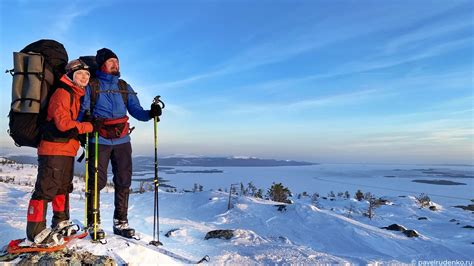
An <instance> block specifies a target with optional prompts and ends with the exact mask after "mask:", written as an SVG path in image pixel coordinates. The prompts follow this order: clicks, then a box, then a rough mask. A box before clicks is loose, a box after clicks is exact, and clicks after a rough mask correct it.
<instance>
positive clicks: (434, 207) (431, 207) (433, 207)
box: [429, 205, 438, 211]
mask: <svg viewBox="0 0 474 266" xmlns="http://www.w3.org/2000/svg"><path fill="white" fill-rule="evenodd" d="M429 209H430V210H432V211H437V210H438V209H437V208H436V206H434V205H432V206H430V208H429Z"/></svg>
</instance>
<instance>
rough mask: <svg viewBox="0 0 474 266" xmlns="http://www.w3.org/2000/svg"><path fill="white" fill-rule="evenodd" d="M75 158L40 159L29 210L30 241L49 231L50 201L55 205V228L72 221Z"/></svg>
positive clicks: (54, 157) (53, 220)
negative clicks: (71, 197)
mask: <svg viewBox="0 0 474 266" xmlns="http://www.w3.org/2000/svg"><path fill="white" fill-rule="evenodd" d="M73 175H74V157H71V156H57V155H47V156H46V155H39V156H38V176H37V178H36V183H35V190H34V192H33V195H32V196H31V199H30V203H29V206H28V210H27V224H26V236H27V237H28V239H29V240H30V241H33V239H34V237H35V236H36V235H37V234H39V233H40V232H41V231H43V230H44V229H45V228H46V213H47V209H48V202H52V205H53V218H52V224H51V227H52V228H54V227H56V225H57V224H58V223H59V222H61V221H64V220H69V193H71V192H72V190H73V185H72V178H73Z"/></svg>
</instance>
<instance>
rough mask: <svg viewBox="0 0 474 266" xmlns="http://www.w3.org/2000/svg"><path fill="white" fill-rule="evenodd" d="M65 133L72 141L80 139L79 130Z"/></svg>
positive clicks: (73, 129) (70, 130) (74, 129)
mask: <svg viewBox="0 0 474 266" xmlns="http://www.w3.org/2000/svg"><path fill="white" fill-rule="evenodd" d="M65 133H67V136H68V137H69V138H70V139H78V136H79V130H77V128H72V129H69V130H68V131H66V132H65Z"/></svg>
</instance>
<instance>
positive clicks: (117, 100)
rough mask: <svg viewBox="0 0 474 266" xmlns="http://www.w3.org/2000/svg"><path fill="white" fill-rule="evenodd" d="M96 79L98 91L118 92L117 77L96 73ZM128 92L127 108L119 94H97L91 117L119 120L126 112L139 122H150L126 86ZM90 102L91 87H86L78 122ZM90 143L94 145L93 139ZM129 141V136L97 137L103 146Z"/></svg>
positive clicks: (130, 89) (133, 94)
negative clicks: (114, 137) (115, 137)
mask: <svg viewBox="0 0 474 266" xmlns="http://www.w3.org/2000/svg"><path fill="white" fill-rule="evenodd" d="M97 79H98V80H99V89H100V91H106V90H119V85H118V80H119V77H118V76H115V75H110V74H106V73H104V72H101V71H97ZM127 89H128V91H129V92H131V93H129V94H128V101H127V106H125V104H124V101H123V98H122V95H121V94H120V93H113V92H101V93H98V94H97V99H96V103H95V106H94V110H93V112H94V113H93V114H92V116H93V117H97V118H121V117H124V116H126V115H127V110H128V112H129V113H130V115H132V116H133V117H134V118H135V119H137V120H140V121H148V120H150V116H149V111H148V110H143V107H142V106H141V105H140V101H139V100H138V97H137V95H136V94H135V93H134V91H133V89H132V87H131V86H130V85H128V86H127ZM90 100H91V87H90V86H89V85H88V86H87V87H86V94H85V95H84V97H83V100H82V102H81V110H80V112H79V116H78V120H79V121H82V118H83V117H84V114H85V113H86V111H87V110H90ZM90 141H91V142H92V143H95V139H94V138H91V139H90ZM129 141H130V136H128V135H127V136H125V137H123V138H117V139H106V138H103V137H101V136H99V144H105V145H118V144H123V143H126V142H129Z"/></svg>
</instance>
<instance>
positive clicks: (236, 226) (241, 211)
mask: <svg viewBox="0 0 474 266" xmlns="http://www.w3.org/2000/svg"><path fill="white" fill-rule="evenodd" d="M0 169H1V172H0V177H1V178H2V180H5V179H7V177H8V178H9V181H8V182H7V183H5V182H4V181H3V182H0V203H1V208H0V238H1V239H2V241H3V242H4V243H5V244H6V243H7V242H8V241H9V240H10V239H16V238H22V237H24V235H25V228H26V209H27V206H28V201H29V199H30V197H31V192H32V189H33V187H32V184H34V180H35V178H36V171H37V168H36V166H34V165H19V164H15V163H7V164H1V168H0ZM12 178H14V181H12ZM74 186H75V190H74V192H73V193H72V194H71V214H72V218H73V219H79V220H81V221H82V220H83V217H84V196H83V192H82V189H83V186H84V184H83V183H82V181H81V180H79V178H75V180H74ZM354 192H355V191H354ZM354 192H351V193H352V194H354ZM113 196H114V195H113V189H110V188H109V189H104V191H103V193H102V197H101V200H102V203H101V216H102V225H103V228H104V229H105V230H106V231H107V232H108V233H109V236H108V244H106V245H97V244H92V243H91V242H90V240H89V239H87V238H86V239H83V240H79V241H76V242H74V243H73V244H72V246H73V247H74V248H77V249H83V250H88V251H91V252H94V253H95V254H97V255H103V254H107V253H108V252H109V251H111V250H112V251H114V252H116V253H117V254H119V255H120V257H121V258H122V259H123V260H125V261H126V262H128V263H133V264H137V265H138V264H143V263H157V262H161V263H165V264H174V263H180V261H177V260H175V259H173V258H171V257H168V256H165V255H162V254H159V253H156V252H153V251H150V250H148V249H146V248H143V247H140V246H136V245H133V244H131V243H127V241H126V240H123V239H121V238H118V237H114V236H113V235H111V234H110V232H111V231H112V215H113V209H114V208H113V206H114V205H113V198H114V197H113ZM324 198H326V199H324ZM324 198H323V197H320V198H319V199H318V200H317V201H314V200H312V199H311V198H310V197H309V196H302V197H300V198H297V197H294V198H292V200H293V201H294V202H293V204H287V205H286V206H284V207H282V206H276V205H282V204H281V203H276V202H273V201H269V200H264V199H258V198H254V197H248V196H238V195H233V196H232V197H231V206H232V208H231V209H229V210H228V200H229V194H228V193H225V192H221V191H203V192H195V193H184V192H183V193H179V192H173V193H171V192H165V191H161V190H160V192H159V207H160V209H159V213H160V240H161V241H162V242H163V244H164V247H165V248H166V249H168V250H170V251H172V252H175V253H177V254H180V255H182V256H185V257H187V258H189V259H193V260H199V259H200V258H201V257H202V256H204V255H206V254H207V255H209V256H210V257H211V263H213V264H233V265H240V264H254V263H258V264H275V263H278V264H280V263H291V264H296V263H298V264H299V263H304V264H318V263H330V264H339V263H356V264H366V263H379V262H384V263H411V262H413V261H432V260H437V261H445V260H449V261H456V260H457V261H470V262H472V261H474V244H473V243H474V234H473V231H472V230H473V229H472V228H471V227H472V226H473V225H474V222H473V219H472V215H473V214H472V211H468V210H463V209H460V208H454V207H452V206H444V205H442V204H438V203H432V205H434V206H436V210H435V211H432V210H429V209H428V208H420V206H419V204H418V203H417V200H416V198H415V195H400V196H389V197H385V198H384V199H386V200H387V203H386V205H381V206H379V207H378V208H376V209H375V216H374V217H373V218H372V219H369V218H368V217H367V216H365V215H364V213H365V212H366V211H367V208H368V204H369V203H368V202H367V201H365V200H363V201H357V200H355V199H354V198H349V199H347V198H343V197H332V198H327V197H324ZM50 209H51V206H50V207H49V211H51V210H50ZM278 209H280V211H279V210H278ZM50 218H51V213H49V214H48V222H49V220H50ZM129 222H130V224H131V226H133V227H135V228H136V229H137V231H139V232H140V235H141V237H142V238H143V239H145V240H146V241H150V240H152V235H153V193H151V192H145V193H142V194H132V195H131V196H130V204H129ZM394 223H397V224H399V225H403V226H404V227H406V228H407V229H413V230H416V231H417V232H418V233H419V234H420V236H419V237H413V238H409V237H407V236H405V235H404V234H402V233H401V232H397V231H388V230H385V229H381V227H384V226H389V225H391V224H394ZM470 226H471V227H470ZM174 229H176V230H175V231H173V233H171V236H170V237H165V236H164V235H165V234H166V233H167V232H169V231H170V230H174ZM217 229H232V230H235V231H234V236H233V237H232V238H231V239H229V240H225V239H209V240H205V239H204V238H205V236H206V234H207V232H209V231H211V230H217Z"/></svg>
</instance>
